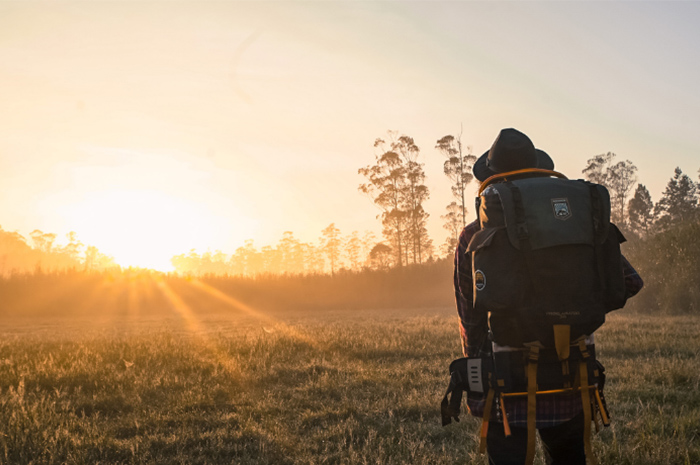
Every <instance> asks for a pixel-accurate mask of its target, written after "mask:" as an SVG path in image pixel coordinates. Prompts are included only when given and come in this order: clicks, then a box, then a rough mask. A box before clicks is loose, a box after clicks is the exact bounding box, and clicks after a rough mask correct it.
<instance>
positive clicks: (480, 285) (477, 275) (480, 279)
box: [474, 270, 486, 291]
mask: <svg viewBox="0 0 700 465" xmlns="http://www.w3.org/2000/svg"><path fill="white" fill-rule="evenodd" d="M474 287H476V290H477V291H481V290H483V289H484V288H485V287H486V275H485V274H484V272H483V271H481V270H476V271H475V272H474Z"/></svg>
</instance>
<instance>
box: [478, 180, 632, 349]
mask: <svg viewBox="0 0 700 465" xmlns="http://www.w3.org/2000/svg"><path fill="white" fill-rule="evenodd" d="M539 171H541V170H538V172H537V173H535V174H537V175H538V176H537V177H526V178H520V179H517V178H516V179H513V180H510V179H509V180H507V181H506V182H501V183H490V184H486V183H485V184H486V185H482V189H481V192H480V196H479V198H478V200H477V204H478V216H479V222H480V226H481V229H480V231H478V232H477V233H476V234H475V235H474V236H473V238H472V240H471V242H470V243H469V246H468V248H467V252H469V253H471V256H472V276H473V281H474V310H475V311H477V312H487V313H488V314H489V329H490V330H491V333H492V337H493V342H495V343H496V344H498V345H501V346H510V347H522V346H523V344H526V343H530V342H534V341H540V343H542V345H544V346H545V347H554V342H555V341H554V332H553V331H552V328H553V327H554V326H557V325H566V326H569V327H570V329H571V334H570V339H571V340H572V341H573V340H576V339H577V338H579V337H581V336H583V335H590V334H592V333H593V332H594V331H595V330H596V329H598V328H599V327H600V326H601V325H602V324H603V323H604V322H605V315H606V313H608V312H609V311H611V310H615V309H617V308H622V307H623V306H624V304H625V283H624V276H623V270H622V259H621V254H620V243H621V242H622V241H624V237H623V236H622V234H621V233H620V231H619V230H618V229H617V227H616V226H615V225H614V224H612V223H610V196H609V194H608V191H607V189H606V188H605V187H603V186H601V185H599V184H593V183H590V182H586V181H582V180H568V179H562V178H559V177H549V176H547V177H543V176H542V174H543V173H541V172H539ZM549 173H554V172H549ZM506 174H507V173H506ZM501 176H503V175H501ZM521 176H522V174H521ZM491 179H493V178H491ZM506 179H508V178H506ZM487 182H488V180H487Z"/></svg>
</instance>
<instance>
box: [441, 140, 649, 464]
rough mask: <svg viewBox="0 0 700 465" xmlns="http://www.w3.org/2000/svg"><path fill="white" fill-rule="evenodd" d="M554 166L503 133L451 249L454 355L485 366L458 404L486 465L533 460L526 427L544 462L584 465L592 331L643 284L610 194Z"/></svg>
mask: <svg viewBox="0 0 700 465" xmlns="http://www.w3.org/2000/svg"><path fill="white" fill-rule="evenodd" d="M553 169H554V163H553V162H552V160H551V158H550V157H549V156H548V155H547V154H546V153H545V152H543V151H541V150H537V149H535V147H534V145H533V144H532V142H531V141H530V139H529V138H528V137H527V136H525V135H524V134H522V133H520V132H519V131H516V130H514V129H504V130H502V131H501V133H500V134H499V137H498V138H497V139H496V141H495V142H494V144H493V146H492V147H491V149H490V150H489V151H487V152H486V153H484V154H483V155H482V156H481V157H480V158H479V159H478V160H477V162H476V163H475V165H474V176H475V177H476V178H477V180H479V181H480V182H482V186H481V190H480V198H479V199H480V203H479V205H480V206H479V210H480V211H479V212H478V217H479V219H478V220H477V221H475V222H473V223H471V224H469V225H467V227H466V228H465V229H464V230H463V231H462V234H461V236H460V240H459V245H458V247H457V250H456V252H455V274H454V285H455V295H456V300H457V308H458V312H459V316H460V334H461V336H462V347H463V352H464V355H465V357H467V360H469V359H471V360H475V361H476V360H479V361H480V363H479V364H478V366H479V367H482V365H483V366H489V367H490V368H488V370H490V371H489V372H488V373H486V371H487V369H486V368H478V370H482V369H483V370H484V376H485V377H490V381H489V382H486V381H484V383H483V387H480V388H475V386H477V384H478V383H476V384H473V386H472V391H471V392H469V394H468V399H467V402H468V406H469V409H470V412H471V413H472V414H473V415H476V416H479V417H483V418H484V421H483V426H482V433H481V437H482V449H486V450H487V451H488V455H489V460H490V463H492V464H523V463H526V462H529V463H531V462H532V459H533V457H534V429H535V428H537V429H538V430H539V434H540V437H541V439H542V441H543V444H544V449H545V452H546V456H547V461H548V463H550V464H557V463H566V464H578V463H580V464H585V462H586V449H587V446H588V444H589V443H590V441H589V438H588V435H589V434H590V422H591V417H592V415H593V414H595V412H596V409H598V410H600V413H601V415H602V416H603V419H604V420H607V416H606V413H607V412H606V411H605V406H604V405H603V400H604V397H601V395H602V384H603V381H604V374H603V370H602V366H601V365H600V364H599V363H597V362H596V361H595V348H594V345H593V342H594V341H593V331H595V329H597V328H598V327H599V326H600V325H601V324H602V322H603V321H604V319H605V313H606V312H608V311H610V310H613V309H615V308H620V307H621V306H622V305H624V302H625V300H626V298H628V297H631V296H632V295H634V294H636V293H637V292H638V291H639V290H640V289H641V287H642V281H641V279H640V278H639V276H638V275H637V273H636V272H635V271H634V269H633V268H632V267H631V266H630V265H629V263H628V262H627V261H626V260H625V259H624V257H622V256H621V255H620V251H619V250H620V249H619V244H620V242H621V241H623V240H624V238H622V235H621V234H620V233H619V231H618V230H617V228H615V226H614V225H612V224H611V223H609V199H608V198H607V191H606V190H605V189H604V188H602V187H601V186H597V185H594V184H590V183H585V182H583V181H565V180H563V179H558V178H559V177H561V178H563V176H562V175H560V174H559V173H556V172H554V171H552V170H553ZM552 176H553V177H552ZM606 209H607V210H606ZM481 360H483V361H484V363H483V364H482V363H481ZM463 366H464V367H466V366H467V365H466V364H463ZM476 366H477V365H476V364H475V363H472V364H471V365H470V369H471V370H472V372H471V373H469V375H471V376H472V377H474V372H473V370H474V367H476ZM588 386H591V388H590V389H589V388H588ZM594 386H595V387H594ZM477 391H481V392H477ZM544 391H546V394H545V393H544ZM591 406H593V407H591ZM494 419H495V421H493V420H494ZM489 420H491V421H489ZM443 421H444V412H443ZM528 430H529V432H528ZM588 454H589V455H591V453H590V448H588ZM590 459H591V461H592V460H594V457H592V456H591V457H590Z"/></svg>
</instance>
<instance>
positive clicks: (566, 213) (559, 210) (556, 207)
mask: <svg viewBox="0 0 700 465" xmlns="http://www.w3.org/2000/svg"><path fill="white" fill-rule="evenodd" d="M552 210H553V211H554V218H556V219H558V220H562V221H564V220H568V219H569V218H571V207H570V206H569V199H552Z"/></svg>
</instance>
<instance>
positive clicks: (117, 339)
mask: <svg viewBox="0 0 700 465" xmlns="http://www.w3.org/2000/svg"><path fill="white" fill-rule="evenodd" d="M276 321H277V322H275V321H274V320H272V319H266V320H264V321H263V322H260V321H258V320H256V319H255V318H252V317H246V318H243V317H240V318H239V315H237V316H234V315H229V316H227V315H218V316H217V315H210V316H208V317H206V318H205V319H200V320H196V323H195V322H193V321H187V320H183V319H181V318H177V319H176V318H166V319H157V318H153V319H150V320H140V321H131V320H128V321H127V320H115V321H101V322H87V321H82V322H81V321H76V320H71V321H60V320H45V321H44V320H42V321H31V322H23V321H14V322H9V321H8V322H5V323H4V324H3V326H2V327H0V332H1V333H2V338H1V339H0V390H1V392H0V433H1V434H0V463H7V464H29V463H32V464H41V463H56V464H59V463H67V464H96V463H101V464H116V463H123V464H132V463H133V464H146V463H158V464H161V463H166V464H170V463H174V464H175V463H182V464H206V463H211V464H213V463H224V464H228V463H235V464H407V463H411V464H464V463H479V464H481V463H486V459H485V458H484V457H483V456H479V455H478V454H477V453H476V443H475V435H476V430H477V428H478V424H479V423H478V421H477V420H476V419H473V418H470V417H468V416H467V417H465V418H464V420H463V421H462V422H460V423H458V424H452V425H450V426H449V427H447V428H442V427H441V426H440V423H439V422H440V420H439V402H440V399H441V397H442V394H443V392H444V389H445V387H446V382H447V374H446V372H447V366H448V364H449V362H450V361H451V360H452V359H453V358H456V357H457V356H459V355H460V354H459V350H460V349H459V340H458V336H457V334H458V333H457V327H456V324H457V322H456V318H455V316H453V310H452V309H448V308H445V309H442V308H441V309H433V310H423V311H415V310H412V311H410V312H409V311H407V312H402V311H359V312H333V313H328V314H315V315H314V314H312V315H303V314H287V315H284V314H280V315H277V317H276ZM699 333H700V318H698V317H689V316H685V317H653V316H639V315H633V314H625V313H620V314H616V315H613V316H612V317H611V318H610V321H609V323H608V324H607V325H606V326H605V327H604V328H603V329H601V330H600V331H599V333H598V334H599V337H598V351H599V355H600V359H601V360H602V362H603V363H604V364H605V365H606V368H607V371H608V385H607V389H606V391H607V398H608V403H609V406H610V409H611V413H612V416H613V424H612V426H611V427H610V428H607V429H605V430H603V431H602V432H601V433H600V434H599V435H597V436H596V437H595V442H594V449H595V451H596V454H597V456H598V458H599V461H600V462H601V463H603V464H635V465H640V464H697V463H700V389H699V388H700V386H699V385H700V344H698V341H697V335H698V334H699ZM538 460H539V461H540V462H539V463H541V459H540V458H538Z"/></svg>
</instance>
